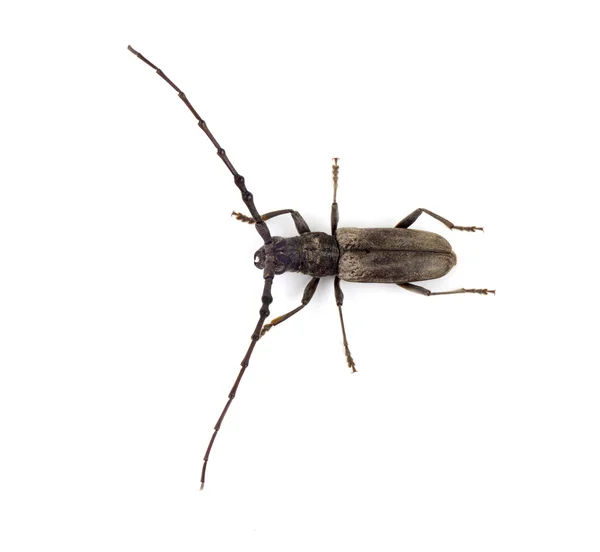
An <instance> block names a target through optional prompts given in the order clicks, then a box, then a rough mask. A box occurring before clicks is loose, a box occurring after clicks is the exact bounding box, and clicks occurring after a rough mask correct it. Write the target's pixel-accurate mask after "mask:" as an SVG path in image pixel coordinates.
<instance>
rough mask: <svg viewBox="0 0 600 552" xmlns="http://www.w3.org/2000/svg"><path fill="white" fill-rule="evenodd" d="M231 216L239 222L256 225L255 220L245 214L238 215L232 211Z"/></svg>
mask: <svg viewBox="0 0 600 552" xmlns="http://www.w3.org/2000/svg"><path fill="white" fill-rule="evenodd" d="M231 216H232V217H235V218H236V219H237V220H241V221H242V222H247V223H248V224H254V223H255V220H254V219H253V218H252V217H249V216H247V215H244V214H243V213H238V212H237V211H231Z"/></svg>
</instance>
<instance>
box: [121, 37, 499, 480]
mask: <svg viewBox="0 0 600 552" xmlns="http://www.w3.org/2000/svg"><path fill="white" fill-rule="evenodd" d="M127 49H128V50H129V51H130V52H131V53H133V54H134V55H136V56H137V57H138V58H140V59H141V60H142V61H143V62H144V63H146V64H147V65H149V66H150V67H152V69H154V70H155V71H156V72H157V73H158V75H159V76H160V77H162V79H163V80H165V81H166V82H167V83H168V84H169V85H170V86H171V87H172V88H173V89H174V90H175V92H177V95H178V96H179V98H180V99H181V100H182V101H183V103H184V104H185V105H186V106H187V107H188V109H189V110H190V111H191V112H192V115H194V117H196V119H197V121H198V126H199V127H200V128H201V129H202V131H203V132H204V133H205V134H206V136H208V138H209V140H210V141H211V142H212V143H213V146H215V148H216V149H217V155H218V156H219V157H220V158H221V160H222V161H223V163H225V166H226V167H227V168H228V169H229V172H231V174H232V175H233V181H234V183H235V185H236V186H237V187H238V189H239V190H240V192H241V194H242V200H243V201H244V203H245V204H246V207H247V208H248V210H249V211H250V215H251V216H249V217H248V216H246V215H244V214H241V213H237V212H235V211H234V212H233V213H232V215H235V217H236V218H237V219H238V220H241V221H242V222H247V223H249V224H254V227H255V228H256V231H257V232H258V234H259V235H260V237H261V238H262V239H263V241H264V245H263V246H262V247H261V248H260V249H259V250H258V251H257V252H256V253H255V255H254V265H255V266H256V268H259V269H261V270H262V271H263V279H264V281H265V283H264V287H263V292H262V305H261V308H260V311H259V314H260V316H259V319H258V322H257V324H256V327H255V328H254V332H253V333H252V337H251V341H250V346H249V347H248V350H247V351H246V355H245V356H244V358H243V360H242V363H241V365H242V367H241V369H240V372H239V374H238V376H237V378H236V380H235V383H234V384H233V387H232V388H231V391H230V392H229V396H228V399H227V403H226V404H225V408H223V411H222V412H221V415H220V416H219V419H218V420H217V423H216V425H215V427H214V430H213V434H212V437H211V438H210V441H209V443H208V447H207V449H206V453H205V455H204V463H203V465H202V476H201V477H200V490H202V489H203V488H204V481H205V478H206V466H207V463H208V458H209V456H210V451H211V450H212V447H213V444H214V442H215V438H216V437H217V433H218V431H219V429H221V424H222V423H223V419H224V418H225V414H227V411H228V410H229V406H230V405H231V402H232V401H233V399H234V398H235V395H236V393H237V390H238V387H239V385H240V381H241V380H242V377H243V376H244V372H245V371H246V368H248V364H249V363H250V357H251V356H252V351H254V347H255V346H256V343H257V341H258V340H259V339H260V338H261V337H262V336H263V335H264V334H265V333H266V332H267V331H269V330H270V329H271V328H273V327H274V326H277V325H278V324H281V323H282V322H283V321H285V320H287V319H288V318H291V317H292V316H293V315H294V314H296V313H297V312H299V311H301V310H302V309H303V308H304V307H306V305H308V303H310V300H311V299H312V297H313V295H314V293H315V291H316V289H317V286H318V285H319V282H320V280H321V278H323V277H325V276H333V277H334V280H333V287H334V292H335V301H336V304H337V307H338V312H339V315H340V323H341V327H342V338H343V343H344V352H345V354H346V361H347V363H348V367H349V368H350V369H351V370H352V372H356V367H355V364H354V359H353V358H352V355H351V354H350V348H349V347H348V339H347V337H346V328H345V326H344V316H343V314H342V305H343V303H344V294H343V293H342V289H341V287H340V280H344V281H346V282H364V283H392V284H397V285H398V286H400V287H401V288H404V289H406V290H408V291H412V292H415V293H419V294H421V295H426V296H431V295H450V294H454V293H478V294H480V295H488V294H490V293H491V294H495V293H496V292H495V290H488V289H464V288H462V289H455V290H452V291H438V292H434V291H430V290H428V289H426V288H424V287H421V286H418V285H415V284H413V283H411V282H419V281H421V280H433V279H435V278H441V277H442V276H444V275H445V274H447V273H448V272H449V271H450V269H451V268H452V267H453V266H454V265H455V264H456V255H455V254H454V251H452V247H451V245H450V244H449V243H448V242H447V241H446V240H445V239H444V238H442V237H441V236H438V235H437V234H434V233H432V232H424V231H422V230H409V229H408V227H409V226H410V225H411V224H413V223H414V222H415V221H416V220H417V219H418V218H419V217H420V216H421V215H422V214H423V213H426V214H428V215H429V216H430V217H433V218H434V219H436V220H439V221H440V222H441V223H443V224H445V225H446V226H447V227H448V228H450V229H451V230H463V231H465V232H475V231H476V230H482V231H483V228H481V227H477V226H456V225H455V224H453V223H452V222H450V221H449V220H447V219H445V218H444V217H441V216H439V215H436V214H435V213H432V212H431V211H428V210H427V209H416V210H414V211H413V212H412V213H410V214H409V215H408V216H407V217H405V218H403V219H402V220H401V221H400V222H399V223H398V224H396V226H395V227H394V228H338V221H339V212H338V204H337V188H338V174H339V165H338V161H339V159H338V158H337V157H334V158H333V165H332V167H331V169H332V175H333V203H332V204H331V235H329V234H326V233H324V232H311V231H310V228H309V227H308V224H306V221H305V220H304V219H303V218H302V215H300V213H298V212H297V211H294V210H293V209H281V210H280V211H272V212H270V213H265V214H264V215H261V214H260V213H259V212H258V210H257V209H256V206H255V205H254V196H253V195H252V194H251V193H250V192H249V191H248V189H247V188H246V181H245V179H244V177H243V176H242V175H241V174H239V173H238V172H237V170H236V169H235V167H234V166H233V164H232V163H231V161H230V160H229V157H227V154H226V153H225V150H224V149H223V148H222V147H221V145H220V144H219V142H217V139H216V138H215V137H214V136H213V134H212V132H211V131H210V130H209V129H208V126H207V125H206V121H204V119H202V117H200V115H198V113H197V112H196V110H195V109H194V107H193V106H192V104H191V103H190V102H189V100H188V99H187V96H186V95H185V94H184V93H183V91H181V90H180V89H179V87H178V86H177V85H176V84H175V83H174V82H173V81H172V80H171V79H169V77H167V75H165V74H164V73H163V71H162V70H160V69H159V68H158V67H157V66H156V65H154V64H153V63H152V62H151V61H149V60H148V59H146V58H145V57H144V56H143V55H142V54H140V53H139V52H136V51H135V50H134V49H133V48H132V47H131V46H128V47H127ZM280 215H291V217H292V220H293V221H294V224H295V225H296V230H298V236H295V237H293V238H282V237H279V236H271V233H270V232H269V228H268V227H267V225H266V221H267V220H269V219H272V218H274V217H278V216H280ZM284 272H301V273H302V274H307V275H308V276H312V279H311V280H310V282H309V283H308V285H307V286H306V288H305V289H304V294H303V296H302V301H301V304H300V306H299V307H296V308H295V309H294V310H291V311H290V312H288V313H286V314H284V315H282V316H278V317H277V318H274V319H273V320H271V322H270V323H269V324H265V321H266V319H267V317H268V316H269V314H270V312H269V305H270V304H271V302H272V301H273V296H272V295H271V287H272V285H273V279H274V278H275V276H276V275H279V274H283V273H284Z"/></svg>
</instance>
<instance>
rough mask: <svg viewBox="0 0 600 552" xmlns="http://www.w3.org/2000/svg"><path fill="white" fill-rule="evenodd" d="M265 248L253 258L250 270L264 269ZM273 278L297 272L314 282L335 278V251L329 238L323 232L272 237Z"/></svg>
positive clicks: (334, 245)
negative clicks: (274, 275)
mask: <svg viewBox="0 0 600 552" xmlns="http://www.w3.org/2000/svg"><path fill="white" fill-rule="evenodd" d="M265 255H266V253H265V248H264V246H263V247H261V248H260V249H259V250H258V251H257V252H256V253H255V254H254V266H256V267H257V268H260V269H263V268H264V267H265V261H266V257H265ZM273 256H274V259H273V262H274V266H275V274H283V273H284V272H301V273H302V274H308V275H309V276H314V277H317V278H322V277H323V276H335V274H336V273H337V264H338V258H339V249H338V246H337V242H336V240H335V238H334V237H333V236H330V235H329V234H325V233H324V232H306V233H304V234H300V235H299V236H294V237H293V238H282V237H280V236H274V237H273Z"/></svg>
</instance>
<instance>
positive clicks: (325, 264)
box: [275, 228, 456, 284]
mask: <svg viewBox="0 0 600 552" xmlns="http://www.w3.org/2000/svg"><path fill="white" fill-rule="evenodd" d="M275 259H276V261H275V262H276V271H277V272H286V271H289V272H301V273H303V274H308V275H309V276H313V277H316V278H322V277H324V276H338V277H339V278H340V279H341V280H345V281H347V282H363V283H390V284H400V283H407V282H420V281H423V280H432V279H434V278H440V277H442V276H444V275H445V274H447V273H448V272H449V271H450V269H451V268H452V267H453V266H454V265H455V264H456V255H455V254H454V251H452V247H451V246H450V244H449V243H448V242H447V241H446V240H445V239H444V238H442V237H441V236H439V235H438V234H434V233H433V232H424V231H422V230H409V229H406V228H339V229H338V230H337V231H336V233H335V236H331V235H329V234H325V233H323V232H306V233H304V234H300V235H299V236H296V237H293V238H275Z"/></svg>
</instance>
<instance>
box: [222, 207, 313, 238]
mask: <svg viewBox="0 0 600 552" xmlns="http://www.w3.org/2000/svg"><path fill="white" fill-rule="evenodd" d="M288 213H289V214H290V215H292V219H293V220H294V224H295V225H296V230H298V234H305V233H306V232H310V228H309V227H308V224H306V221H305V220H304V219H303V218H302V215H301V214H300V213H299V212H298V211H294V210H293V209H281V210H280V211H271V212H270V213H265V214H264V215H261V217H260V218H261V219H262V220H263V221H267V220H269V219H272V218H275V217H278V216H279V215H287V214H288ZM231 216H232V217H235V218H236V219H237V220H241V221H242V222H247V223H248V224H254V223H255V220H254V219H253V218H252V217H249V216H248V215H244V214H243V213H238V212H237V211H233V212H232V213H231Z"/></svg>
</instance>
